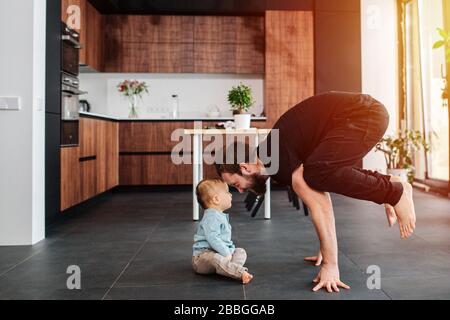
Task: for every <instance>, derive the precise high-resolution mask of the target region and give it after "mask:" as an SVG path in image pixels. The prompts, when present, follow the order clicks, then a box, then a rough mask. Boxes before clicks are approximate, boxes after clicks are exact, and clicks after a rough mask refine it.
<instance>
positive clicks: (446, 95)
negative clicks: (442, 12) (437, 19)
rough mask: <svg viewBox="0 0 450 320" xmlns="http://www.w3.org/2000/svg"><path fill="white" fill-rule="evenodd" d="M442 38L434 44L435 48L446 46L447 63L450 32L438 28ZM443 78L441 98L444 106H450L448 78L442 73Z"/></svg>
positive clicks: (449, 49) (449, 50) (448, 60)
mask: <svg viewBox="0 0 450 320" xmlns="http://www.w3.org/2000/svg"><path fill="white" fill-rule="evenodd" d="M437 32H438V33H439V36H440V37H441V39H440V40H438V41H436V42H435V43H434V45H433V49H439V48H442V47H444V49H445V60H446V61H447V63H450V32H448V31H445V30H444V29H440V28H438V29H437ZM442 79H443V80H444V86H443V88H442V93H441V98H442V101H443V105H444V106H448V99H449V97H450V96H449V92H448V84H447V79H446V78H445V77H444V75H442Z"/></svg>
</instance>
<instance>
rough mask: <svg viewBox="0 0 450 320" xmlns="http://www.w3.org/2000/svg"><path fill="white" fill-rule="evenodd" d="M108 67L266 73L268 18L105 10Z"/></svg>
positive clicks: (181, 71)
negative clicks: (164, 14)
mask: <svg viewBox="0 0 450 320" xmlns="http://www.w3.org/2000/svg"><path fill="white" fill-rule="evenodd" d="M104 19H105V25H104V27H105V29H104V30H105V55H104V58H105V61H104V62H105V71H106V72H158V73H192V72H196V73H249V74H262V73H264V18H263V17H220V16H155V15H152V16H136V15H130V16H128V15H105V16H104Z"/></svg>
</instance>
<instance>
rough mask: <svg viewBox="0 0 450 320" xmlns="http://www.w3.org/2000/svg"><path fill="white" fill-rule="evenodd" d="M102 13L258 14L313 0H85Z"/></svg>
mask: <svg viewBox="0 0 450 320" xmlns="http://www.w3.org/2000/svg"><path fill="white" fill-rule="evenodd" d="M89 1H90V2H91V3H92V4H93V5H94V7H96V8H97V10H99V11H100V12H101V13H103V14H212V15H235V14H239V15H246V14H248V15H259V14H263V13H264V11H266V10H312V9H313V2H314V0H89Z"/></svg>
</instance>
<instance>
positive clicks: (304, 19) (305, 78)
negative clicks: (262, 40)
mask: <svg viewBox="0 0 450 320" xmlns="http://www.w3.org/2000/svg"><path fill="white" fill-rule="evenodd" d="M265 25H266V27H265V29H266V50H265V63H266V70H265V81H264V86H265V90H264V92H265V99H264V101H265V112H266V116H267V118H268V125H269V126H270V127H272V126H273V125H274V124H275V122H276V121H277V120H278V119H279V118H280V116H281V115H282V114H284V113H285V112H286V111H288V110H289V109H290V108H292V107H294V106H295V105H297V104H298V103H299V102H301V101H303V100H305V99H307V98H309V97H311V96H313V95H314V23H313V13H312V12H309V11H267V12H266V19H265Z"/></svg>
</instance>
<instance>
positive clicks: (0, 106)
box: [0, 97, 21, 110]
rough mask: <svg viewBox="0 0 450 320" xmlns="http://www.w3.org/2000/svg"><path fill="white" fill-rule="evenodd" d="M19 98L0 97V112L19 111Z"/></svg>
mask: <svg viewBox="0 0 450 320" xmlns="http://www.w3.org/2000/svg"><path fill="white" fill-rule="evenodd" d="M20 107H21V104H20V97H0V110H20Z"/></svg>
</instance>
